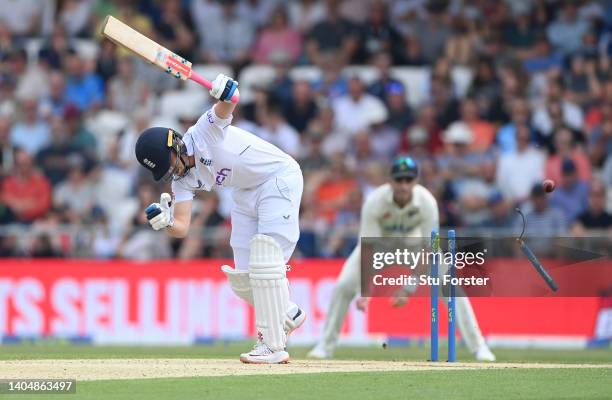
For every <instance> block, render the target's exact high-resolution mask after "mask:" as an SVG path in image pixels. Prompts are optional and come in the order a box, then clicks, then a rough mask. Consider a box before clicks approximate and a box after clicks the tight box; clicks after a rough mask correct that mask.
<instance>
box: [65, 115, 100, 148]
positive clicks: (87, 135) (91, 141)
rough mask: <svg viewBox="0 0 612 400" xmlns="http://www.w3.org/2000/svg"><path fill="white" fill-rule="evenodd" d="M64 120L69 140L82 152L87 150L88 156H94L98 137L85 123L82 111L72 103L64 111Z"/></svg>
mask: <svg viewBox="0 0 612 400" xmlns="http://www.w3.org/2000/svg"><path fill="white" fill-rule="evenodd" d="M64 122H65V123H66V129H67V131H68V140H69V142H70V144H71V145H72V146H73V147H75V148H78V149H81V151H82V152H85V153H86V154H87V156H88V157H91V158H94V157H95V153H96V147H97V144H96V138H95V137H94V135H93V134H92V133H91V132H90V131H89V130H88V129H87V128H85V126H84V125H83V119H82V114H81V111H80V110H79V109H78V108H77V107H75V106H73V105H70V106H68V107H66V110H65V111H64Z"/></svg>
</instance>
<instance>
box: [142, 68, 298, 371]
mask: <svg viewBox="0 0 612 400" xmlns="http://www.w3.org/2000/svg"><path fill="white" fill-rule="evenodd" d="M237 87H238V82H236V81H234V80H233V79H231V78H229V77H227V76H225V75H223V74H219V75H218V76H217V78H216V79H215V80H214V81H213V82H212V88H211V89H210V95H211V96H213V97H214V98H215V99H217V100H219V101H218V102H217V103H216V104H215V105H214V106H213V107H212V108H211V109H210V110H208V111H206V112H205V113H204V114H203V115H202V116H201V117H200V118H199V119H198V121H197V122H196V124H195V125H194V126H192V127H191V128H189V129H188V130H187V133H185V135H184V136H182V135H181V134H179V133H178V132H176V131H174V130H172V129H169V128H159V127H155V128H149V129H146V130H145V131H144V132H142V134H141V135H140V137H139V138H138V141H137V143H136V158H137V159H138V162H139V163H140V164H142V165H143V166H144V167H145V168H147V169H149V170H150V171H151V172H152V173H153V177H154V179H155V180H165V181H169V180H172V197H171V196H170V195H169V194H168V193H163V194H162V195H161V198H160V201H159V203H153V204H151V205H150V206H148V207H147V208H146V210H145V212H146V214H147V218H148V220H149V224H150V225H151V226H152V227H153V229H155V230H160V229H163V230H165V231H166V232H167V233H168V234H169V235H171V236H174V237H180V238H182V237H185V236H187V233H188V231H189V224H190V221H191V203H192V200H193V196H194V192H195V191H196V190H207V191H209V190H211V189H212V188H213V187H216V186H223V187H231V188H233V192H232V197H233V199H234V202H235V206H234V208H233V210H232V212H231V218H232V233H231V239H230V244H231V246H232V250H233V253H234V263H235V269H233V268H231V267H229V266H227V265H224V266H222V267H221V269H222V271H223V272H224V273H225V274H226V276H227V279H228V281H229V284H230V286H231V288H232V290H233V291H234V293H235V294H236V295H237V296H239V297H240V298H242V299H244V300H245V301H246V302H248V303H249V304H251V305H253V307H254V308H255V323H256V326H257V331H258V338H257V342H256V344H255V346H254V347H253V349H252V350H251V351H250V352H248V353H243V354H241V355H240V361H242V362H244V363H263V364H276V363H286V362H288V361H289V354H288V353H287V351H286V349H285V346H286V342H287V335H288V334H289V333H290V332H291V331H293V330H294V329H296V328H298V327H299V326H300V325H301V324H302V323H303V322H304V319H305V318H306V315H305V314H304V312H303V311H302V310H300V308H298V307H297V306H296V305H295V304H294V303H292V302H290V300H289V284H288V281H287V277H286V265H285V263H286V262H287V261H288V260H289V258H290V257H291V254H292V253H293V250H294V249H295V245H296V243H297V240H298V238H299V235H300V232H299V225H298V221H299V218H298V217H299V215H298V214H299V209H300V201H301V198H302V190H303V178H302V171H301V170H300V167H299V165H298V163H297V162H296V161H295V160H294V159H293V158H291V157H290V156H289V155H287V154H285V153H283V152H282V151H281V150H280V149H278V148H277V147H275V146H273V145H272V144H270V143H268V142H266V141H264V140H262V139H260V138H258V137H257V136H255V135H253V134H251V133H250V132H247V131H244V130H242V129H239V128H237V127H234V126H231V125H230V123H231V122H232V112H233V110H234V107H235V105H234V104H232V103H231V102H230V101H229V99H231V98H232V95H233V94H234V92H235V91H236V90H237Z"/></svg>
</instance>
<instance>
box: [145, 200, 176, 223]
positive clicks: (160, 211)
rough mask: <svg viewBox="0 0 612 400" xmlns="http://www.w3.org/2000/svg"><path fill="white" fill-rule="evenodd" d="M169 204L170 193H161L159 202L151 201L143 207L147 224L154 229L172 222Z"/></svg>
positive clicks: (170, 201)
mask: <svg viewBox="0 0 612 400" xmlns="http://www.w3.org/2000/svg"><path fill="white" fill-rule="evenodd" d="M171 204H172V198H171V197H170V195H169V194H168V193H162V195H161V197H160V199H159V203H152V204H151V205H149V206H148V207H147V208H146V209H145V214H147V219H148V220H149V224H150V225H151V226H152V227H153V229H155V230H156V231H158V230H160V229H163V228H167V227H169V226H172V225H173V224H174V217H173V216H172V208H171Z"/></svg>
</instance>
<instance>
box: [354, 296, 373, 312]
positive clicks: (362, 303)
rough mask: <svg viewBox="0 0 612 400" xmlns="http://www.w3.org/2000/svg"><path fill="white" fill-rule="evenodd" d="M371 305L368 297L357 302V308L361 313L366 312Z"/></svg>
mask: <svg viewBox="0 0 612 400" xmlns="http://www.w3.org/2000/svg"><path fill="white" fill-rule="evenodd" d="M369 303H370V299H369V298H367V297H360V298H358V299H357V301H355V306H357V309H358V310H359V311H361V312H365V310H366V308H368V304H369Z"/></svg>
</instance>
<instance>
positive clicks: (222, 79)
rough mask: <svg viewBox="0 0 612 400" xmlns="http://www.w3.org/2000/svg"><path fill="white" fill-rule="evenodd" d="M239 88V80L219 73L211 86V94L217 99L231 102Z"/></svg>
mask: <svg viewBox="0 0 612 400" xmlns="http://www.w3.org/2000/svg"><path fill="white" fill-rule="evenodd" d="M236 89H238V82H236V81H235V80H233V79H232V78H230V77H229V76H226V75H223V74H219V75H217V77H216V78H215V80H214V81H212V87H211V88H210V91H209V93H210V95H211V96H212V97H214V98H215V99H217V100H221V101H225V102H228V103H229V102H231V101H232V96H233V95H234V92H235V91H236Z"/></svg>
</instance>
